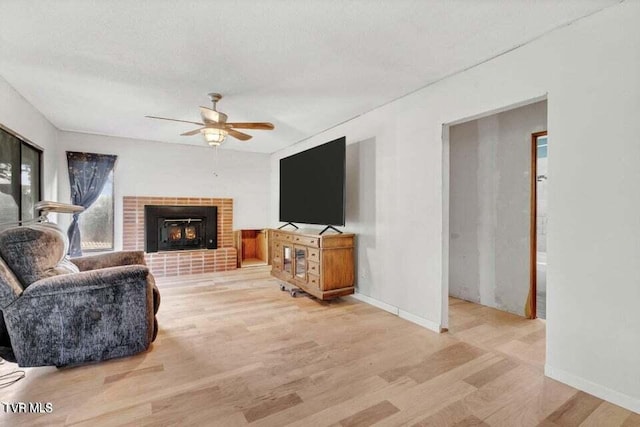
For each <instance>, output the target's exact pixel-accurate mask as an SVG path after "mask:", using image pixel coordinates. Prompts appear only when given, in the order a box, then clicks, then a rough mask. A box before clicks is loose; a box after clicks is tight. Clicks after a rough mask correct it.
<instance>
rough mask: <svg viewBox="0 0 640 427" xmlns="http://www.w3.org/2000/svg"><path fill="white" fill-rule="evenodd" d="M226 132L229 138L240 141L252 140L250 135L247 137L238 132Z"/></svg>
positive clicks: (230, 130)
mask: <svg viewBox="0 0 640 427" xmlns="http://www.w3.org/2000/svg"><path fill="white" fill-rule="evenodd" d="M227 132H229V135H230V136H232V137H234V138H236V139H239V140H240V141H248V140H250V139H251V138H253V137H252V136H251V135H247V134H246V133H242V132H238V131H237V130H233V129H227Z"/></svg>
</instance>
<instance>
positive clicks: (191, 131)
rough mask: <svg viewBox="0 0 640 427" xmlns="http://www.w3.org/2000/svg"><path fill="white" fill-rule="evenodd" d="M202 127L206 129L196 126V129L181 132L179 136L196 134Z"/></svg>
mask: <svg viewBox="0 0 640 427" xmlns="http://www.w3.org/2000/svg"><path fill="white" fill-rule="evenodd" d="M202 129H206V128H198V129H194V130H190V131H189V132H185V133H181V134H180V136H193V135H197V134H199V133H201V132H202Z"/></svg>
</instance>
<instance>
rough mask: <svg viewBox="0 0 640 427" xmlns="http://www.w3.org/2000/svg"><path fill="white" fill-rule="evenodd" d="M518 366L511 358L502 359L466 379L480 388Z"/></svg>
mask: <svg viewBox="0 0 640 427" xmlns="http://www.w3.org/2000/svg"><path fill="white" fill-rule="evenodd" d="M517 366H518V364H517V363H516V362H514V361H513V360H511V359H502V360H500V361H499V362H497V363H495V364H493V365H491V366H489V367H488V368H486V369H483V370H482V371H480V372H477V373H475V374H473V375H471V376H469V377H467V378H465V379H464V381H465V382H467V383H469V384H471V385H472V386H475V387H477V388H480V387H482V386H483V385H485V384H487V383H489V382H491V381H493V380H495V379H496V378H498V377H499V376H500V375H502V374H505V373H507V372H509V371H510V370H512V369H515V368H516V367H517Z"/></svg>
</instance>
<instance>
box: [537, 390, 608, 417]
mask: <svg viewBox="0 0 640 427" xmlns="http://www.w3.org/2000/svg"><path fill="white" fill-rule="evenodd" d="M602 402H603V401H602V399H598V398H597V397H595V396H592V395H590V394H587V393H584V392H582V391H579V392H577V393H576V394H575V395H574V396H573V397H572V398H571V399H569V400H568V401H567V402H565V403H564V404H563V405H562V406H560V407H559V408H558V409H556V410H555V411H554V412H553V413H552V414H551V415H549V416H548V417H547V420H548V421H551V422H553V423H555V424H558V425H562V426H579V425H580V423H582V422H583V421H584V420H586V419H587V417H589V415H591V413H592V412H593V411H595V410H596V408H597V407H598V406H600V404H602Z"/></svg>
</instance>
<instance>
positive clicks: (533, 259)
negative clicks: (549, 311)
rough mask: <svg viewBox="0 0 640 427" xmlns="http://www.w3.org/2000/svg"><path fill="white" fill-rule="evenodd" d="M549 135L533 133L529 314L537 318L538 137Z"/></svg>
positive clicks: (530, 316)
mask: <svg viewBox="0 0 640 427" xmlns="http://www.w3.org/2000/svg"><path fill="white" fill-rule="evenodd" d="M541 136H547V131H546V130H545V131H542V132H535V133H532V134H531V202H530V203H531V218H530V226H529V229H530V234H529V242H530V251H531V255H530V268H529V304H528V307H527V316H526V317H528V318H529V319H535V318H536V317H537V316H538V313H537V308H538V307H537V299H538V271H537V269H538V242H537V238H538V224H537V215H538V138H539V137H541Z"/></svg>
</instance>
